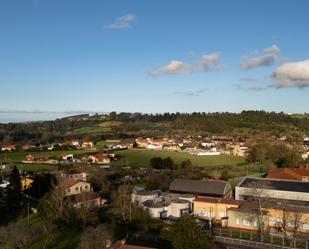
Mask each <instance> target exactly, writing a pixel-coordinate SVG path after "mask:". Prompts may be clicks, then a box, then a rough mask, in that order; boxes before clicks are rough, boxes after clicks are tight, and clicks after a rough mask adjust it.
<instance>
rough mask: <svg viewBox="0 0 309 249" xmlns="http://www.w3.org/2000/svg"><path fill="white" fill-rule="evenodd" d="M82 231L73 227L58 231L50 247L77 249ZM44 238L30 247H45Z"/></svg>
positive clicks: (49, 244) (39, 248)
mask: <svg viewBox="0 0 309 249" xmlns="http://www.w3.org/2000/svg"><path fill="white" fill-rule="evenodd" d="M80 236H81V232H80V231H77V230H73V229H65V230H64V231H62V232H58V231H57V232H56V233H55V234H54V236H53V238H52V240H51V242H49V243H48V246H47V247H46V248H48V249H76V248H77V247H78V244H79V242H80ZM44 242H45V241H44V239H42V240H41V241H38V242H36V243H34V244H33V245H32V246H30V248H29V249H41V248H44Z"/></svg>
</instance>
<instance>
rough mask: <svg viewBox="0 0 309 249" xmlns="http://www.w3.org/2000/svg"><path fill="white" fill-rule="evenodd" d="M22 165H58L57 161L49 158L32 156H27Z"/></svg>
mask: <svg viewBox="0 0 309 249" xmlns="http://www.w3.org/2000/svg"><path fill="white" fill-rule="evenodd" d="M22 163H38V164H40V163H46V164H57V163H59V162H58V160H55V159H52V158H49V157H47V156H37V157H35V156H32V155H30V154H29V155H28V156H26V158H25V160H23V161H22Z"/></svg>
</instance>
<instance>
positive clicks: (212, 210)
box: [193, 197, 241, 226]
mask: <svg viewBox="0 0 309 249" xmlns="http://www.w3.org/2000/svg"><path fill="white" fill-rule="evenodd" d="M240 205H241V201H236V200H233V199H224V198H211V197H202V198H197V199H195V200H194V210H193V213H194V215H195V216H197V217H199V218H201V219H206V220H215V221H216V222H217V223H221V224H222V226H226V225H227V221H228V215H227V211H228V209H229V208H238V207H239V206H240Z"/></svg>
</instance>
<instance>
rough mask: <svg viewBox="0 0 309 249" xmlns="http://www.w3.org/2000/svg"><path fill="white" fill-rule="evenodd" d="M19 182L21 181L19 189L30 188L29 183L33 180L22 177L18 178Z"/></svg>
mask: <svg viewBox="0 0 309 249" xmlns="http://www.w3.org/2000/svg"><path fill="white" fill-rule="evenodd" d="M20 183H21V189H23V190H24V189H27V188H30V186H31V184H32V183H33V180H32V179H30V178H27V177H26V178H22V179H21V180H20Z"/></svg>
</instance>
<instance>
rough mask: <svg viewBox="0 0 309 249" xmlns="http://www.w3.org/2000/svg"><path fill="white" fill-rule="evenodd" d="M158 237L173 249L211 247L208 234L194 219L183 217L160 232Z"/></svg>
mask: <svg viewBox="0 0 309 249" xmlns="http://www.w3.org/2000/svg"><path fill="white" fill-rule="evenodd" d="M160 237H161V238H162V239H163V240H166V241H168V242H169V243H170V245H171V247H172V248H173V249H196V248H201V249H207V248H210V247H211V239H210V236H209V234H208V233H207V232H206V231H205V230H204V229H203V228H202V227H201V226H200V225H198V224H197V223H196V222H195V219H194V217H192V216H189V215H185V216H182V217H181V218H180V219H178V220H177V221H175V222H174V223H171V224H170V225H168V226H167V227H166V228H163V229H162V230H161V234H160Z"/></svg>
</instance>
